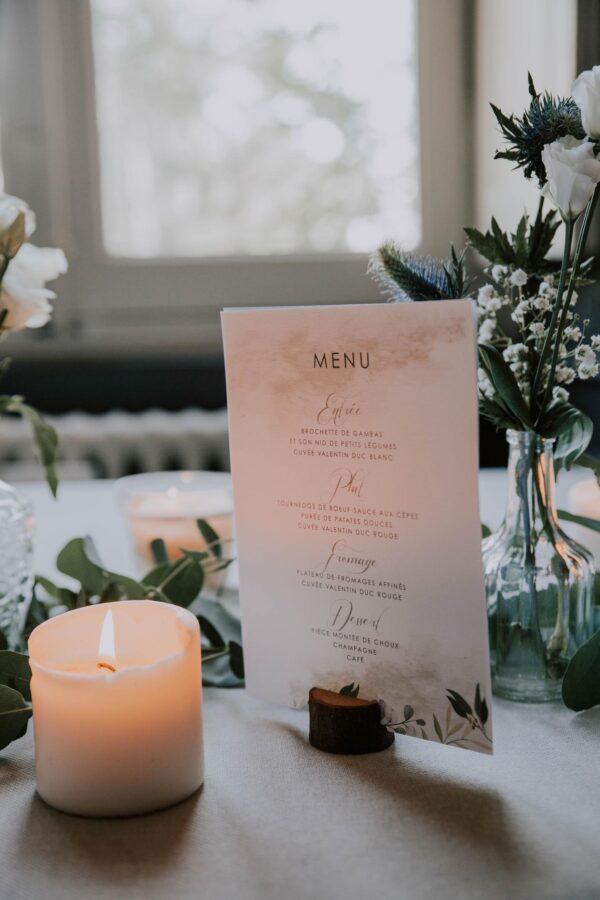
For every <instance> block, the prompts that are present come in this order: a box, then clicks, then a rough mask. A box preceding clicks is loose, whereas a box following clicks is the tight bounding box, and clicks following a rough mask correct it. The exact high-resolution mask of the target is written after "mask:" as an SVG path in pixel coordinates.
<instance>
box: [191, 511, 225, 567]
mask: <svg viewBox="0 0 600 900" xmlns="http://www.w3.org/2000/svg"><path fill="white" fill-rule="evenodd" d="M196 524H197V525H198V528H199V530H200V534H201V535H202V537H203V538H204V540H205V541H206V543H207V545H208V549H209V550H210V552H211V553H212V554H213V556H215V557H216V558H217V559H221V557H222V556H223V548H222V546H221V538H220V537H219V535H218V534H217V532H216V531H215V529H214V528H213V527H212V525H209V524H208V522H207V521H206V520H205V519H196Z"/></svg>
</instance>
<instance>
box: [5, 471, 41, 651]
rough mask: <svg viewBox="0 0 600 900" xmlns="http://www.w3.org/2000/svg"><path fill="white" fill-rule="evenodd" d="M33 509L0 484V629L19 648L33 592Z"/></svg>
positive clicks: (6, 485)
mask: <svg viewBox="0 0 600 900" xmlns="http://www.w3.org/2000/svg"><path fill="white" fill-rule="evenodd" d="M32 539H33V508H32V506H31V503H30V502H29V501H28V500H26V499H25V498H24V497H22V496H21V495H20V494H19V493H18V492H17V491H15V489H14V488H12V487H11V486H10V485H9V484H6V483H5V482H4V481H0V629H1V630H2V632H3V634H4V636H5V638H6V640H7V642H8V646H9V647H10V648H11V649H16V648H19V647H20V644H21V637H22V633H23V626H24V625H25V619H26V617H27V611H28V609H29V604H30V603H31V595H32V591H33V540H32Z"/></svg>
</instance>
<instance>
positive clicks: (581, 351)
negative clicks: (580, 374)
mask: <svg viewBox="0 0 600 900" xmlns="http://www.w3.org/2000/svg"><path fill="white" fill-rule="evenodd" d="M575 359H576V360H577V361H578V362H580V363H583V364H584V365H588V366H593V365H595V363H596V354H595V352H594V351H593V350H592V348H591V347H590V346H588V344H582V345H581V347H578V348H577V350H576V351H575Z"/></svg>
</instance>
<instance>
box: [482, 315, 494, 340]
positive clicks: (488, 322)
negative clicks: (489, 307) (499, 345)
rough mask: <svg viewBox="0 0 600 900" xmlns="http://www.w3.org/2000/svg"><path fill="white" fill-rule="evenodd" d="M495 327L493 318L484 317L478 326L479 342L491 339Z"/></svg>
mask: <svg viewBox="0 0 600 900" xmlns="http://www.w3.org/2000/svg"><path fill="white" fill-rule="evenodd" d="M495 327H496V320H495V319H485V321H484V322H482V323H481V325H480V326H479V343H480V344H487V343H488V341H491V340H492V339H493V337H494V331H495Z"/></svg>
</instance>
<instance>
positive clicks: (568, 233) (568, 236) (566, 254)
mask: <svg viewBox="0 0 600 900" xmlns="http://www.w3.org/2000/svg"><path fill="white" fill-rule="evenodd" d="M572 240H573V222H572V221H571V219H567V220H566V222H565V247H564V250H563V258H562V264H561V267H560V276H559V280H558V292H557V295H556V302H555V304H554V309H553V310H552V317H551V319H550V325H549V326H548V333H547V334H546V339H545V340H544V345H543V347H542V352H541V354H540V358H539V360H538V364H537V368H536V370H535V376H534V378H533V386H532V389H531V400H532V403H535V398H536V396H537V391H538V388H539V385H540V379H541V377H542V373H543V371H544V366H545V365H546V361H547V359H548V356H549V355H550V350H551V345H552V335H553V333H554V329H555V328H556V324H557V321H558V316H559V313H560V307H561V302H562V295H563V291H564V289H565V281H566V278H567V272H568V269H569V261H570V258H571V243H572ZM543 408H544V407H543V405H542V406H541V409H540V414H541V412H542V411H543Z"/></svg>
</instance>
